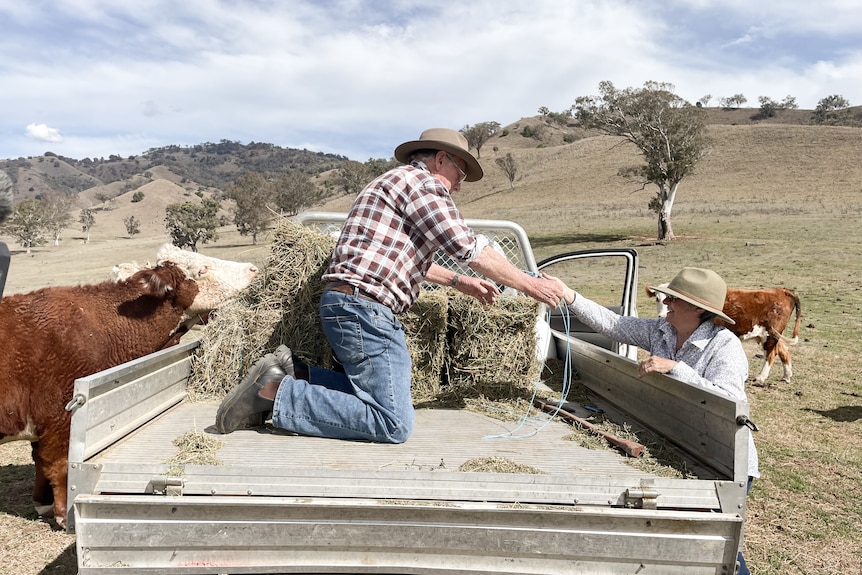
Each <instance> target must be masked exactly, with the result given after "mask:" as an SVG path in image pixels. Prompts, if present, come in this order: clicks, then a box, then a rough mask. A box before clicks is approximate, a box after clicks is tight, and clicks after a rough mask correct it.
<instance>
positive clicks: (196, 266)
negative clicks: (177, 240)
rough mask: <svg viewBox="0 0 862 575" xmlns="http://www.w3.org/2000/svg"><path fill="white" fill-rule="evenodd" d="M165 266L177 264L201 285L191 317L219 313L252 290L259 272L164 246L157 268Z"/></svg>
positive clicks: (159, 254)
mask: <svg viewBox="0 0 862 575" xmlns="http://www.w3.org/2000/svg"><path fill="white" fill-rule="evenodd" d="M165 262H172V263H174V264H176V265H177V266H179V267H180V268H182V269H183V270H184V271H185V272H186V276H188V277H189V278H190V279H193V280H195V282H196V283H197V284H198V295H197V297H196V298H195V301H194V303H193V304H192V305H191V307H190V308H189V309H188V310H187V311H186V315H188V316H194V315H196V314H200V313H202V312H207V311H211V310H214V309H216V308H217V307H219V306H220V305H222V304H223V303H225V302H226V301H227V300H228V299H230V298H232V297H234V296H236V295H237V294H238V293H239V292H240V291H242V290H243V289H245V288H246V287H248V285H249V284H250V283H251V281H252V280H253V279H254V278H255V277H256V276H257V272H258V269H257V266H255V265H254V264H250V263H240V262H232V261H228V260H220V259H218V258H213V257H210V256H205V255H203V254H199V253H197V252H192V251H188V250H183V249H180V248H178V247H176V246H175V245H173V244H165V245H163V246H162V248H161V249H160V250H159V252H158V254H156V265H157V266H158V265H161V264H164V263H165Z"/></svg>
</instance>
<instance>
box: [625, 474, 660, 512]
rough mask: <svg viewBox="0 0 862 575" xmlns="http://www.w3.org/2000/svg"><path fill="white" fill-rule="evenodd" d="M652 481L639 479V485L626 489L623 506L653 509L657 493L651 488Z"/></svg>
mask: <svg viewBox="0 0 862 575" xmlns="http://www.w3.org/2000/svg"><path fill="white" fill-rule="evenodd" d="M652 487H653V485H652V481H650V480H645V481H641V485H640V487H630V488H629V489H626V493H625V506H626V507H628V508H634V509H655V508H656V499H658V496H659V493H658V491H656V490H655V489H653V488H652Z"/></svg>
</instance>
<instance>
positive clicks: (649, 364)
mask: <svg viewBox="0 0 862 575" xmlns="http://www.w3.org/2000/svg"><path fill="white" fill-rule="evenodd" d="M674 367H676V362H675V361H674V360H672V359H667V358H666V357H659V356H657V355H651V356H650V357H648V358H646V359H645V360H643V361H642V362H640V363H639V364H638V377H643V376H644V375H646V374H648V373H651V372H657V373H668V372H670V370H672V369H673V368H674Z"/></svg>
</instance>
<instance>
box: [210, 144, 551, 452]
mask: <svg viewBox="0 0 862 575" xmlns="http://www.w3.org/2000/svg"><path fill="white" fill-rule="evenodd" d="M395 158H396V159H398V160H399V161H400V162H403V163H404V164H405V165H403V166H399V167H397V168H394V169H392V170H389V171H388V172H386V173H385V174H383V175H381V176H380V177H378V178H377V179H375V180H374V181H372V182H371V183H370V184H368V185H367V186H366V187H365V189H364V190H363V191H362V192H360V193H359V195H358V196H357V197H356V200H355V201H354V203H353V207H352V208H351V210H350V213H349V214H348V216H347V220H346V221H345V223H344V227H343V228H342V230H341V235H340V236H339V239H338V242H337V244H336V247H335V250H334V252H333V255H332V261H331V262H330V265H329V268H328V270H327V272H326V273H325V274H324V275H323V280H324V281H325V282H326V288H325V291H324V293H323V295H322V297H321V300H320V319H321V322H322V324H323V330H324V333H325V334H326V338H327V340H328V341H329V344H330V346H331V347H332V349H333V352H334V354H335V357H336V359H337V360H338V361H339V362H340V363H341V365H342V366H343V368H344V373H341V372H339V371H331V370H324V369H321V368H317V367H313V366H310V367H309V368H308V369H307V372H308V373H299V372H300V371H306V370H300V369H299V368H298V367H297V369H295V368H294V364H293V360H292V357H291V352H290V350H289V349H288V348H287V347H286V346H281V347H279V348H278V349H277V350H276V352H275V353H274V354H268V355H266V356H264V357H263V358H261V359H260V360H259V361H258V362H257V363H256V364H255V365H254V366H253V367H252V368H251V370H249V373H248V374H247V375H246V377H245V378H244V379H243V380H242V381H241V382H240V384H239V385H238V386H236V387H235V388H234V389H233V390H231V391H230V393H229V394H228V395H227V397H225V399H224V401H223V402H222V404H221V406H220V407H219V410H218V413H217V415H216V427H217V428H218V430H219V431H220V432H221V433H230V432H232V431H234V430H235V429H237V428H238V427H239V426H240V425H242V423H243V422H245V421H246V420H248V418H249V416H252V415H256V414H259V413H265V412H268V411H270V410H271V411H272V422H273V426H274V427H276V428H279V429H285V430H289V431H294V432H296V433H301V434H304V435H312V436H319V437H332V438H339V439H352V440H365V441H375V442H381V443H401V442H403V441H405V440H406V439H407V438H408V437H409V436H410V434H411V432H412V430H413V422H414V413H413V404H412V401H411V396H410V377H411V369H412V363H411V358H410V354H409V352H408V350H407V344H406V340H405V337H404V329H403V327H402V325H401V323H400V322H399V321H398V317H397V314H399V313H401V312H404V311H405V310H407V309H409V308H410V306H412V305H413V303H414V302H415V301H416V299H417V297H418V296H419V290H420V285H421V284H422V282H423V281H430V282H434V283H437V284H440V285H444V286H452V287H455V288H456V289H458V290H459V291H460V292H462V293H465V294H468V295H471V296H473V297H475V298H476V299H478V300H479V301H481V302H483V303H486V304H491V303H493V302H494V301H495V299H496V297H497V295H499V290H498V289H497V287H496V285H495V284H494V283H492V282H491V281H488V280H486V279H482V278H477V277H469V276H463V275H460V274H458V273H456V272H454V271H451V270H448V269H445V268H443V267H441V266H439V265H437V264H435V263H433V257H434V253H435V252H436V251H437V250H438V249H442V250H443V251H445V252H446V253H447V254H448V255H449V256H451V257H452V258H454V259H455V260H457V261H458V262H460V263H462V264H464V265H467V266H469V267H470V269H472V270H474V271H476V272H477V273H479V274H481V275H483V276H485V277H487V278H490V279H491V280H494V281H496V282H497V283H500V284H503V285H506V286H509V287H511V288H514V289H516V290H518V291H520V292H522V293H524V294H526V295H528V296H530V297H533V298H534V299H536V300H537V301H539V302H541V303H545V304H547V305H550V306H552V307H556V305H557V304H558V303H559V302H560V300H561V298H562V295H563V287H562V286H561V285H560V284H558V283H557V282H551V281H546V280H543V279H541V278H537V277H533V276H531V275H529V274H525V273H523V272H522V271H521V270H519V269H518V268H516V267H514V266H513V265H512V264H511V263H509V261H508V260H506V258H505V257H503V256H502V255H500V254H498V253H497V252H496V251H495V250H494V249H493V248H492V247H490V246H489V241H488V239H487V238H485V237H484V236H480V235H476V234H474V233H473V231H472V230H471V229H470V228H468V227H467V226H466V224H465V223H464V219H463V217H462V216H461V213H460V212H459V211H458V209H457V208H456V207H455V204H454V202H453V200H452V196H451V194H452V193H454V192H457V191H459V190H460V189H461V184H462V183H463V182H464V181H468V182H475V181H478V180H480V179H481V178H482V176H483V175H484V174H483V171H482V166H481V165H480V164H479V161H478V160H477V159H476V158H475V157H474V156H473V155H472V154H471V153H470V151H469V148H468V145H467V140H466V139H465V138H464V137H463V136H462V135H461V134H459V133H458V132H456V131H454V130H450V129H446V128H432V129H429V130H426V131H424V132H423V133H422V134H421V135H420V136H419V139H417V140H412V141H409V142H405V143H403V144H401V145H400V146H398V147H397V148H396V149H395Z"/></svg>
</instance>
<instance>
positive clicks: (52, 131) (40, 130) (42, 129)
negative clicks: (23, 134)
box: [27, 124, 63, 143]
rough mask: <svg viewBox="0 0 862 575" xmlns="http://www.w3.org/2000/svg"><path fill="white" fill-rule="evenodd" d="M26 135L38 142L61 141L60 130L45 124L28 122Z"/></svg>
mask: <svg viewBox="0 0 862 575" xmlns="http://www.w3.org/2000/svg"><path fill="white" fill-rule="evenodd" d="M27 137H28V138H31V139H33V140H37V141H39V142H50V143H59V142H62V141H63V136H61V135H60V130H58V129H57V128H49V127H48V126H47V125H45V124H28V125H27Z"/></svg>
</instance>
